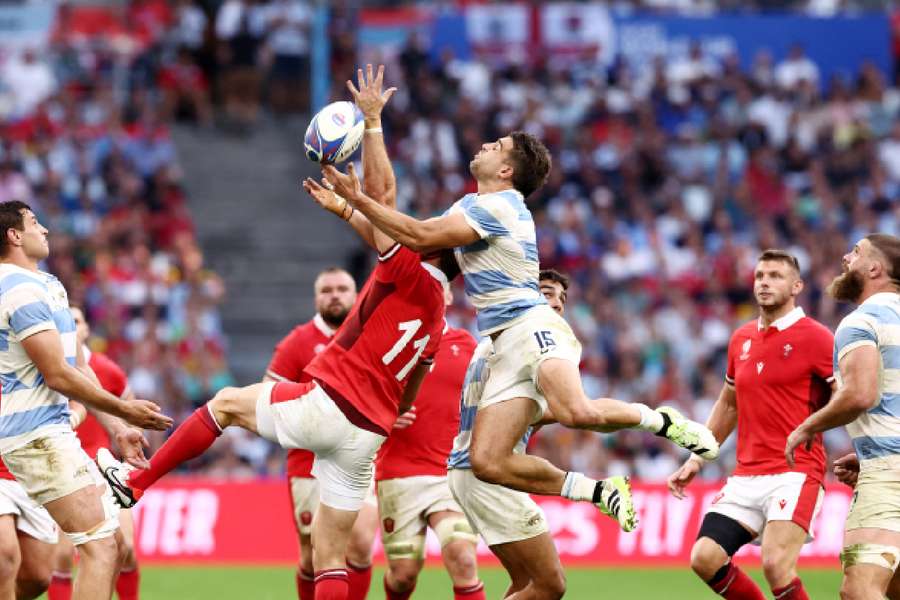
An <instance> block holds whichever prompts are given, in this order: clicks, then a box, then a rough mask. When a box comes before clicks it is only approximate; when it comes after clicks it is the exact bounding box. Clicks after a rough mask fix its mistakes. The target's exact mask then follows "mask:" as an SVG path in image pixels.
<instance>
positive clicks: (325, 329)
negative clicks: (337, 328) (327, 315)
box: [313, 313, 334, 337]
mask: <svg viewBox="0 0 900 600" xmlns="http://www.w3.org/2000/svg"><path fill="white" fill-rule="evenodd" d="M313 325H315V326H316V329H318V330H319V331H321V332H322V335H324V336H325V337H331V336H333V335H334V329H333V328H332V327H331V325H329V324H328V323H326V322H325V319H323V318H322V315H320V314H319V313H316V316H314V317H313Z"/></svg>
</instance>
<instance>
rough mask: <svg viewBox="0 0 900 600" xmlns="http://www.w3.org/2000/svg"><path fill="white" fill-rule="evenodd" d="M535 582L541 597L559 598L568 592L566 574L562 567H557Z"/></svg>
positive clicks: (552, 599) (551, 599)
mask: <svg viewBox="0 0 900 600" xmlns="http://www.w3.org/2000/svg"><path fill="white" fill-rule="evenodd" d="M533 583H534V584H535V587H537V588H538V590H539V594H540V597H541V598H546V599H547V600H558V599H559V598H562V597H563V595H564V594H565V593H566V575H565V573H563V571H562V569H555V570H554V571H551V572H549V573H547V575H546V577H543V578H541V580H540V581H535V582H533Z"/></svg>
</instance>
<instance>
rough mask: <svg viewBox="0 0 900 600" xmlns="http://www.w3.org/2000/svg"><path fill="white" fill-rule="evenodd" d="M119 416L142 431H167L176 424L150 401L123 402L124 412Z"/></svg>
mask: <svg viewBox="0 0 900 600" xmlns="http://www.w3.org/2000/svg"><path fill="white" fill-rule="evenodd" d="M118 416H119V417H122V419H124V420H125V421H126V422H127V423H129V424H131V425H134V426H135V427H139V428H140V429H153V430H155V431H165V430H166V429H168V428H169V427H171V426H172V425H173V424H174V421H173V420H172V418H171V417H167V416H166V415H164V414H163V413H162V409H160V408H159V406H158V405H156V404H154V403H153V402H150V401H149V400H130V401H128V402H122V411H121V414H119V415H118Z"/></svg>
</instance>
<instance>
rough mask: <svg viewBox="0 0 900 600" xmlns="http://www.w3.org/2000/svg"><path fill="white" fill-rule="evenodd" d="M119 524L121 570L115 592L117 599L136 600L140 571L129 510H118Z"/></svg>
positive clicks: (132, 522) (132, 520) (132, 521)
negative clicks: (120, 531) (120, 533)
mask: <svg viewBox="0 0 900 600" xmlns="http://www.w3.org/2000/svg"><path fill="white" fill-rule="evenodd" d="M119 526H120V528H121V530H122V541H121V544H120V548H119V554H120V556H121V558H122V570H121V571H119V577H118V579H116V594H117V595H118V596H119V600H137V599H138V595H139V589H140V582H141V571H140V569H139V568H138V562H137V556H136V555H135V552H134V517H132V515H131V511H130V510H128V509H124V510H122V511H120V512H119Z"/></svg>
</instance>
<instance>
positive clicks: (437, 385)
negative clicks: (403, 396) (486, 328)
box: [375, 327, 477, 481]
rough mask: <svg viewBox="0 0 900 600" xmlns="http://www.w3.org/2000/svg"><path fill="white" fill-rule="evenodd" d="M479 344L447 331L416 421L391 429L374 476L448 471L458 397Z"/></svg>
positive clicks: (424, 388)
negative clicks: (403, 426) (404, 426)
mask: <svg viewBox="0 0 900 600" xmlns="http://www.w3.org/2000/svg"><path fill="white" fill-rule="evenodd" d="M476 345H477V344H476V342H475V338H473V337H472V335H471V334H470V333H469V332H467V331H465V330H463V329H453V328H449V327H448V328H446V329H445V330H444V335H443V338H442V339H441V344H440V346H439V347H438V351H437V354H436V355H435V357H434V366H433V367H432V369H431V372H430V373H429V374H428V375H427V376H426V377H425V381H423V382H422V387H421V389H420V390H419V394H418V396H417V397H416V402H415V404H414V406H415V408H416V420H415V422H413V424H412V425H410V426H409V427H407V428H406V429H399V430H394V431H392V432H391V435H390V437H388V439H387V441H386V442H385V443H384V445H383V446H382V447H381V449H380V451H379V453H378V459H377V460H376V463H375V466H376V470H375V479H376V480H378V481H382V480H385V479H397V478H401V477H415V476H421V475H434V476H441V475H445V474H446V472H447V455H448V454H450V449H451V447H452V446H453V438H454V436H455V435H456V432H457V429H458V426H459V398H460V394H461V392H462V387H463V382H464V379H465V375H466V371H467V369H468V365H469V360H470V359H471V357H472V353H473V352H474V351H475V347H476Z"/></svg>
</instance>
